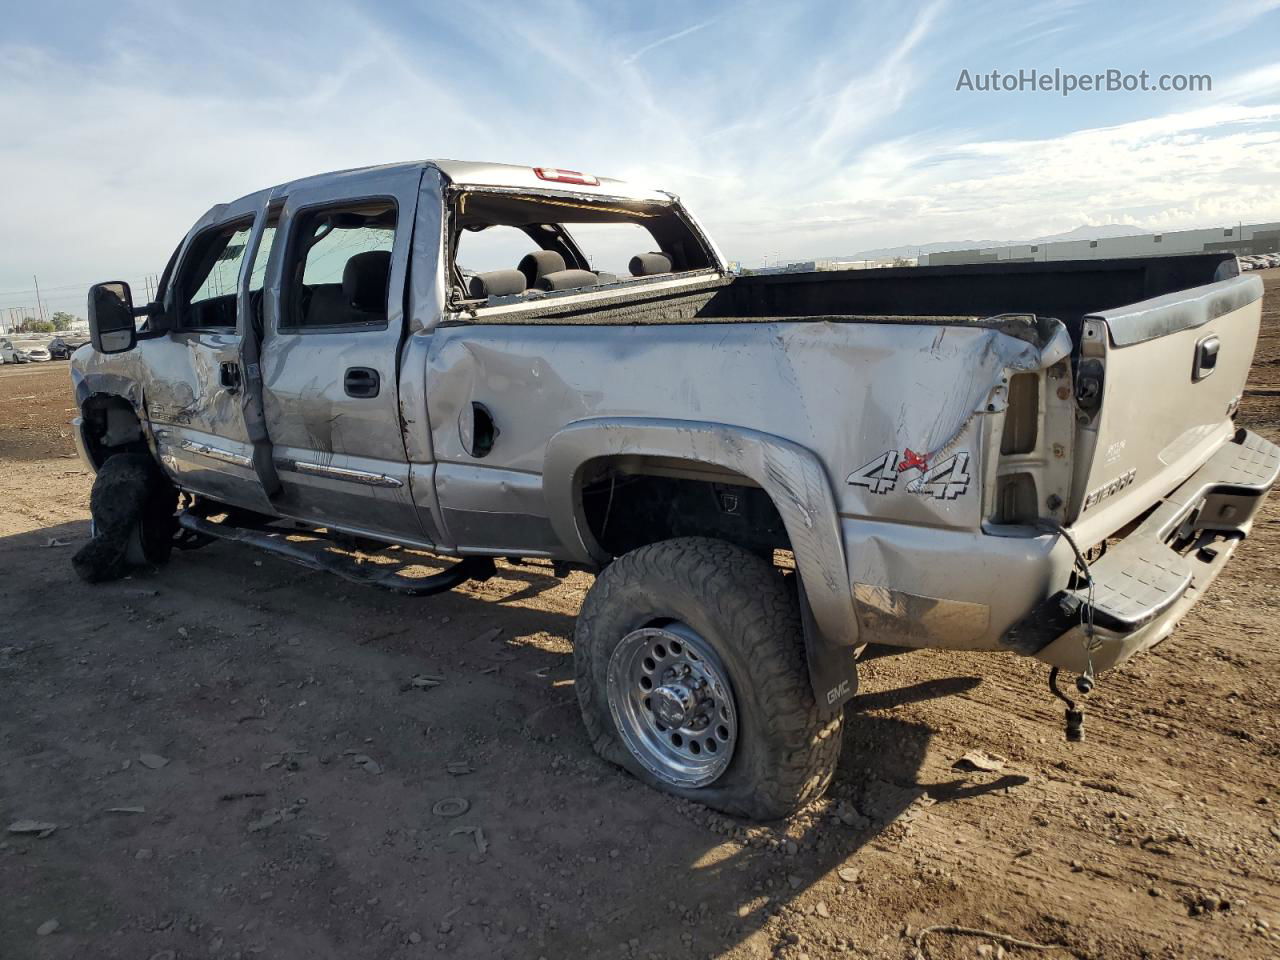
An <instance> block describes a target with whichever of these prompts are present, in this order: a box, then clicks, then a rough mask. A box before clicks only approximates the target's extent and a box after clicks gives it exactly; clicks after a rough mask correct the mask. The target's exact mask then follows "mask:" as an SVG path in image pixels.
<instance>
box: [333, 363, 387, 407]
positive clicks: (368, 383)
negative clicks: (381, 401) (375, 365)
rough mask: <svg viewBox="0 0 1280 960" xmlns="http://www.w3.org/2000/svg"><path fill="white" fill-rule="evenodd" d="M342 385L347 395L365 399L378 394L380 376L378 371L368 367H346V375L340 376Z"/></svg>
mask: <svg viewBox="0 0 1280 960" xmlns="http://www.w3.org/2000/svg"><path fill="white" fill-rule="evenodd" d="M342 386H343V388H344V389H345V390H346V391H347V396H348V397H359V398H361V399H367V398H369V397H376V396H377V395H378V389H379V387H380V386H381V378H380V377H379V376H378V371H377V370H374V369H371V368H370V367H348V368H347V373H346V376H344V377H343V378H342Z"/></svg>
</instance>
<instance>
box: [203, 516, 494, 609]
mask: <svg viewBox="0 0 1280 960" xmlns="http://www.w3.org/2000/svg"><path fill="white" fill-rule="evenodd" d="M178 525H179V526H181V527H182V529H184V530H190V531H191V532H192V533H197V534H201V535H203V536H206V537H216V538H217V539H219V540H231V541H233V542H235V543H247V544H249V545H250V546H254V547H257V548H259V549H260V550H265V551H267V552H268V553H273V554H275V555H276V556H277V557H281V558H282V559H285V560H289V561H291V562H293V563H297V564H300V565H302V566H304V567H307V568H309V569H311V570H323V571H325V572H326V573H332V574H336V575H337V576H339V577H341V578H342V579H343V580H349V581H350V582H352V583H360V584H365V585H368V586H373V587H382V588H383V589H384V590H392V591H394V592H396V593H402V594H405V595H406V596H410V597H426V596H430V595H431V594H433V593H444V592H445V591H447V590H452V589H454V588H455V587H459V586H461V585H462V584H464V583H466V582H467V581H468V580H488V579H489V578H490V577H491V576H493V572H494V566H493V558H492V557H464V558H463V559H461V560H459V561H457V562H456V563H454V565H453V566H451V567H450V568H449V569H447V570H441V571H440V572H439V573H433V574H431V575H430V576H427V577H406V576H404V574H401V573H396V572H394V571H390V570H379V569H378V568H377V567H376V565H374V564H363V563H358V562H357V561H355V560H352V559H348V558H346V557H343V556H337V555H334V554H331V553H326V552H322V551H318V550H311V549H308V548H307V547H305V546H303V545H302V544H298V543H293V542H292V541H290V540H287V539H285V538H286V536H287V535H288V534H291V533H293V534H296V533H298V532H300V531H297V530H280V531H278V532H271V531H270V530H269V529H250V528H248V527H235V526H228V525H227V524H224V523H215V522H214V521H212V520H207V519H205V518H204V517H201V516H197V515H196V514H193V513H191V511H189V510H187V511H183V512H182V513H180V514H179V515H178ZM315 536H317V537H320V538H321V539H323V535H322V534H316V535H315Z"/></svg>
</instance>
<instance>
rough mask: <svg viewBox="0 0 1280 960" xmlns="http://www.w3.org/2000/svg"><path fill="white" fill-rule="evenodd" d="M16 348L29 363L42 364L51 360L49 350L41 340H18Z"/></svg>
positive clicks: (15, 343) (15, 344)
mask: <svg viewBox="0 0 1280 960" xmlns="http://www.w3.org/2000/svg"><path fill="white" fill-rule="evenodd" d="M14 346H15V347H16V348H17V349H18V350H19V351H20V352H21V353H22V354H23V356H25V357H26V359H27V362H28V363H41V362H44V361H46V360H49V359H51V357H50V355H49V348H48V347H47V346H46V345H45V344H44V343H43V342H42V341H40V340H18V341H15V342H14Z"/></svg>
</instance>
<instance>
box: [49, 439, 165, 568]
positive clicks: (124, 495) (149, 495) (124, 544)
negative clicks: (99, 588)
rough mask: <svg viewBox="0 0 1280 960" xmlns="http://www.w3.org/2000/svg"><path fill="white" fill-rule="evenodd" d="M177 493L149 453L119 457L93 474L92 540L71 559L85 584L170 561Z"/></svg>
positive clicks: (126, 454) (128, 454) (90, 502)
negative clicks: (131, 569)
mask: <svg viewBox="0 0 1280 960" xmlns="http://www.w3.org/2000/svg"><path fill="white" fill-rule="evenodd" d="M177 504H178V492H177V490H176V489H174V487H173V485H172V484H171V483H169V481H168V480H167V479H166V478H165V476H164V474H162V473H161V472H160V468H159V467H157V466H156V463H155V461H154V460H152V458H151V456H150V455H149V454H145V453H119V454H116V455H115V456H114V457H111V458H110V459H108V460H107V461H106V462H105V463H104V464H103V465H102V466H101V468H99V470H98V475H97V477H96V478H95V479H94V481H93V490H92V492H91V493H90V494H89V511H90V513H91V514H92V517H93V526H92V530H93V539H91V540H90V541H89V542H88V543H87V544H85V545H84V546H83V547H81V548H80V550H79V551H78V552H77V553H76V555H75V556H74V557H72V558H71V562H72V565H73V566H74V567H75V570H76V573H78V574H79V575H80V577H81V579H83V580H86V581H88V582H89V583H99V582H101V581H104V580H116V579H119V578H120V577H122V576H124V574H125V573H126V572H127V571H128V570H129V568H130V567H140V566H146V565H158V564H162V563H164V562H165V561H166V560H168V559H169V553H170V551H171V550H172V549H173V541H174V534H175V533H176V531H177V523H176V520H175V519H174V510H175V509H176V507H177Z"/></svg>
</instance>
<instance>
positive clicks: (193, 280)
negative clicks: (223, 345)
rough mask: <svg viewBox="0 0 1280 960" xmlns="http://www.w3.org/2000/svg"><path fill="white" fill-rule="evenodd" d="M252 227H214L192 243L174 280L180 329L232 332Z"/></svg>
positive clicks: (231, 225) (244, 225) (248, 223)
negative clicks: (242, 270) (176, 283)
mask: <svg viewBox="0 0 1280 960" xmlns="http://www.w3.org/2000/svg"><path fill="white" fill-rule="evenodd" d="M252 227H253V223H252V221H249V222H245V223H240V224H230V225H228V226H223V227H216V228H214V229H213V230H209V231H206V232H205V233H202V234H200V236H198V237H196V238H195V240H194V241H192V243H191V248H190V249H189V250H188V251H187V255H186V257H185V258H184V260H183V265H182V270H181V272H180V273H179V276H178V303H179V308H178V325H179V326H180V327H182V328H184V329H188V330H206V329H226V328H231V329H235V325H236V283H237V281H238V280H239V278H240V267H241V265H242V264H243V263H244V255H245V248H246V246H247V245H248V242H249V232H250V230H251V229H252Z"/></svg>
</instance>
